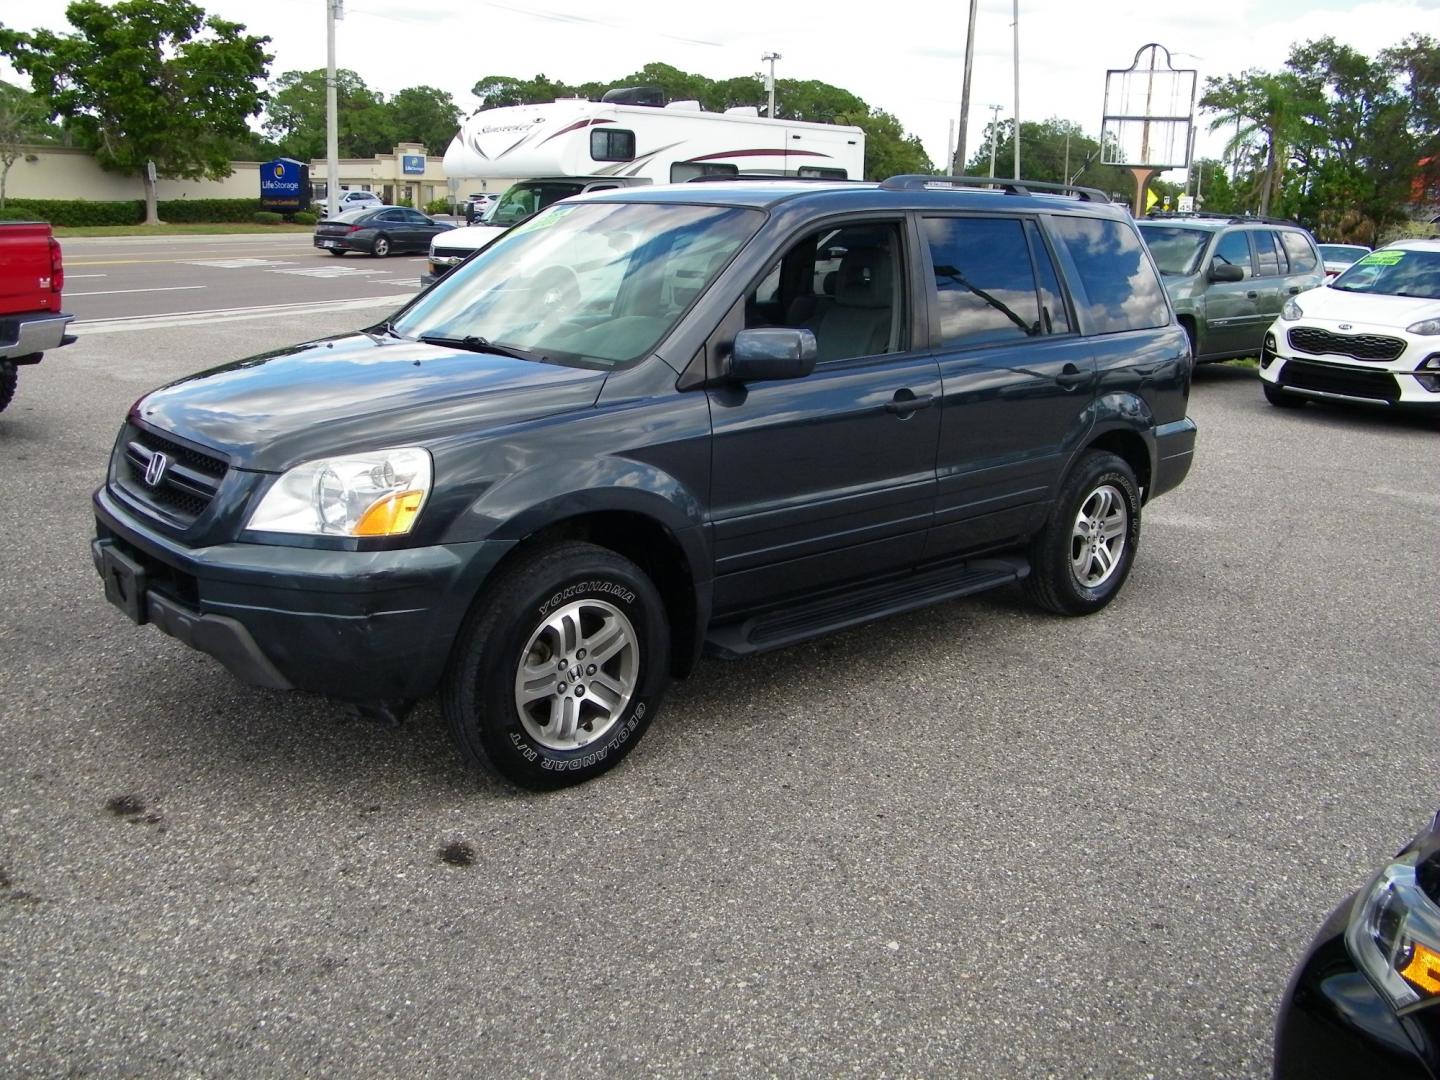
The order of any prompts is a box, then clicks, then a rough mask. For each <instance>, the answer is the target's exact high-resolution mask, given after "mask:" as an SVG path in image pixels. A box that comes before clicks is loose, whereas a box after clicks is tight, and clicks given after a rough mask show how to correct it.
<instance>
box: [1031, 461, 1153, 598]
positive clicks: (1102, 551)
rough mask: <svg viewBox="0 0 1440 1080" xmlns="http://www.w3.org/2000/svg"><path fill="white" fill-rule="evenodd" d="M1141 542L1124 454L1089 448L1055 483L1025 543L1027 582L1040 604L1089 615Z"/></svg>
mask: <svg viewBox="0 0 1440 1080" xmlns="http://www.w3.org/2000/svg"><path fill="white" fill-rule="evenodd" d="M1139 543H1140V489H1139V487H1138V485H1137V484H1136V483H1135V474H1134V472H1133V471H1132V470H1131V468H1130V466H1129V465H1127V464H1126V463H1125V461H1124V459H1123V458H1120V457H1118V456H1117V455H1115V454H1111V453H1108V452H1106V451H1102V450H1092V451H1090V452H1088V453H1086V454H1085V455H1084V456H1083V457H1081V458H1080V459H1079V461H1077V462H1076V463H1075V466H1074V468H1072V469H1071V470H1070V473H1069V475H1068V476H1066V477H1065V481H1064V483H1063V484H1062V485H1061V487H1060V494H1059V497H1058V498H1057V499H1056V500H1055V506H1054V508H1053V509H1052V510H1051V512H1050V520H1049V522H1047V523H1046V525H1045V528H1044V530H1043V531H1042V532H1041V533H1040V534H1039V535H1038V536H1037V537H1036V538H1035V539H1034V540H1033V541H1032V542H1031V544H1030V576H1029V577H1028V578H1027V579H1026V586H1027V588H1028V589H1029V592H1030V595H1031V597H1032V598H1033V599H1034V600H1035V602H1036V603H1038V604H1039V605H1040V606H1041V607H1044V608H1047V609H1049V610H1050V611H1053V612H1056V613H1057V614H1060V615H1089V614H1091V613H1092V612H1096V611H1099V610H1100V609H1101V608H1103V607H1104V606H1105V605H1106V604H1108V603H1110V601H1111V600H1113V599H1114V598H1115V595H1116V594H1117V593H1118V592H1119V591H1120V587H1121V586H1122V585H1124V584H1125V579H1126V577H1128V576H1129V574H1130V567H1131V565H1132V564H1133V563H1134V561H1135V551H1136V548H1137V547H1138V546H1139Z"/></svg>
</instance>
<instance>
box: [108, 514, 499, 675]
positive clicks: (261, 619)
mask: <svg viewBox="0 0 1440 1080" xmlns="http://www.w3.org/2000/svg"><path fill="white" fill-rule="evenodd" d="M94 511H95V519H96V538H95V540H94V541H93V542H92V544H91V557H92V559H93V560H94V563H95V569H96V571H97V572H98V573H99V574H100V575H101V578H102V579H103V581H104V583H105V594H106V597H107V599H109V600H110V601H111V602H112V603H114V604H115V605H116V606H117V607H119V608H120V609H121V610H122V611H124V612H125V613H126V615H128V616H129V617H130V619H131V621H133V622H135V623H137V624H142V625H143V624H145V623H151V624H153V625H155V626H156V627H157V628H159V629H160V630H161V631H162V632H163V633H166V634H169V635H170V636H172V637H174V638H176V639H177V640H180V641H182V642H184V643H185V644H187V645H189V646H191V647H192V648H194V649H197V650H199V651H201V652H204V653H207V654H209V655H210V656H213V657H215V659H217V660H219V661H220V662H221V663H222V664H223V665H224V666H225V667H226V668H227V669H229V670H230V672H231V673H232V674H234V675H235V676H236V677H237V678H239V679H240V680H241V681H242V682H246V683H249V684H250V685H254V686H265V687H271V688H274V689H282V690H290V689H294V690H307V691H312V692H314V693H319V694H325V695H327V696H329V697H335V698H343V699H348V700H354V701H375V700H396V699H413V698H418V697H423V696H425V695H426V694H428V693H430V692H431V691H433V690H434V689H435V687H436V685H438V683H439V680H440V676H441V674H442V673H443V672H444V668H445V663H446V661H447V660H448V658H449V655H450V647H451V644H452V643H453V642H454V640H455V637H456V635H457V634H458V633H459V630H460V625H461V623H462V621H463V620H464V617H465V614H466V612H467V611H468V610H469V607H470V604H471V602H472V600H473V598H474V597H475V595H476V593H477V592H478V591H479V588H480V585H481V583H482V582H483V581H484V579H485V576H486V574H488V573H489V572H490V570H492V569H493V568H494V566H495V564H496V563H497V562H499V560H500V558H501V556H503V555H504V554H505V552H506V551H508V550H509V549H510V547H511V545H510V544H509V543H508V542H496V541H476V542H471V543H463V544H443V545H436V546H433V547H421V548H397V549H392V550H388V551H337V550H334V549H330V548H325V549H320V548H305V547H288V546H279V545H264V544H240V543H227V544H217V545H213V546H209V547H201V548H187V547H185V546H184V545H181V544H179V543H178V542H176V541H174V540H171V539H169V538H167V537H164V536H161V535H160V534H158V533H156V532H154V531H153V530H150V529H148V528H147V527H146V526H145V524H144V523H143V522H141V521H137V520H136V519H135V518H134V517H132V516H131V515H130V514H129V513H128V512H127V511H126V510H125V509H124V508H123V507H122V506H121V505H119V504H118V503H116V502H115V500H114V499H113V498H112V497H111V496H110V494H109V492H108V491H107V490H106V489H105V488H103V487H102V488H101V489H99V490H98V491H97V492H96V493H95V497H94Z"/></svg>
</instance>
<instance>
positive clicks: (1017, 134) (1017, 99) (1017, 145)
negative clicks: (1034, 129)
mask: <svg viewBox="0 0 1440 1080" xmlns="http://www.w3.org/2000/svg"><path fill="white" fill-rule="evenodd" d="M1012 6H1013V9H1014V12H1015V22H1014V27H1015V179H1016V180H1019V179H1020V0H1013V5H1012Z"/></svg>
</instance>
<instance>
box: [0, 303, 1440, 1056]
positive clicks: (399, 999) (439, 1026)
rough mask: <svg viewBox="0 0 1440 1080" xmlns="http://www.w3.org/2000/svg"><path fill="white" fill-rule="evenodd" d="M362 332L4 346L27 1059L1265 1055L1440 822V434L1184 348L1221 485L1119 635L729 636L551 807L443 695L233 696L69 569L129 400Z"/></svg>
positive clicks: (8, 862) (18, 952) (1210, 472)
mask: <svg viewBox="0 0 1440 1080" xmlns="http://www.w3.org/2000/svg"><path fill="white" fill-rule="evenodd" d="M379 314H380V312H379V311H375V312H373V313H366V312H356V311H344V312H334V311H332V312H329V313H325V314H321V315H306V316H299V315H297V316H291V317H287V318H271V319H261V320H253V321H240V322H229V323H221V324H215V325H200V326H191V327H186V328H177V329H167V330H157V331H153V332H148V333H137V332H130V333H111V334H95V335H93V336H90V337H82V339H81V340H80V341H79V342H78V343H77V344H75V345H73V346H71V347H69V348H66V349H63V350H59V351H57V352H55V353H53V354H51V355H50V356H48V357H47V358H46V359H45V361H44V362H43V363H42V364H41V365H39V367H37V368H30V369H24V370H22V372H21V378H20V386H19V393H18V395H17V398H16V400H15V403H14V404H13V405H12V406H11V408H10V409H9V410H7V411H6V412H5V413H4V414H3V415H0V528H3V537H4V540H3V542H0V675H3V681H4V689H3V693H0V748H3V752H0V1016H3V1017H4V1024H3V1034H0V1073H3V1074H6V1075H15V1076H19V1075H24V1076H104V1077H110V1076H146V1077H155V1076H207V1077H222V1076H245V1077H262V1076H266V1077H268V1076H337V1077H354V1076H421V1075H434V1076H441V1075H486V1076H497V1077H499V1076H529V1075H534V1076H552V1077H567V1076H595V1075H613V1076H655V1075H664V1076H680V1075H684V1076H701V1075H724V1076H746V1077H749V1076H770V1075H779V1076H864V1077H879V1076H917V1077H920V1076H930V1077H938V1076H947V1077H949V1076H974V1077H1012V1076H1013V1077H1032V1076H1064V1077H1086V1076H1094V1077H1150V1076H1156V1077H1225V1078H1235V1077H1263V1076H1267V1075H1268V1069H1269V1058H1270V1053H1271V1024H1272V1019H1273V1015H1274V1009H1275V1005H1276V1003H1277V1001H1278V999H1279V996H1280V993H1281V991H1282V988H1283V986H1284V984H1285V981H1286V979H1287V977H1288V975H1289V973H1290V970H1291V968H1292V967H1293V965H1294V963H1295V961H1296V959H1297V957H1298V956H1299V955H1300V953H1301V951H1302V950H1303V948H1304V947H1305V944H1306V943H1307V941H1308V940H1309V937H1310V935H1311V934H1312V933H1313V931H1314V930H1315V929H1316V928H1317V927H1318V925H1319V924H1320V922H1321V920H1322V918H1323V917H1324V915H1325V913H1326V912H1327V911H1328V910H1329V909H1330V908H1331V907H1333V906H1334V905H1335V904H1336V903H1338V902H1339V901H1340V900H1341V899H1342V898H1343V897H1344V896H1345V895H1346V894H1348V893H1349V891H1350V890H1352V889H1354V888H1356V887H1358V886H1359V885H1360V884H1361V883H1362V882H1363V880H1364V879H1365V877H1366V876H1367V875H1368V874H1369V873H1370V872H1372V870H1373V869H1375V868H1376V867H1377V866H1378V864H1379V863H1380V862H1381V861H1382V860H1383V859H1384V858H1385V857H1386V856H1387V855H1388V854H1390V853H1392V852H1393V851H1394V850H1395V849H1396V848H1397V847H1398V846H1399V845H1400V844H1401V843H1402V842H1403V841H1404V840H1406V839H1408V838H1409V836H1410V835H1412V834H1413V833H1414V832H1415V830H1416V829H1417V828H1419V827H1420V826H1421V824H1422V823H1423V822H1424V821H1425V820H1426V818H1427V816H1428V815H1429V814H1431V813H1433V812H1434V811H1435V810H1436V808H1437V806H1440V792H1437V785H1436V782H1435V777H1436V776H1437V775H1440V770H1437V762H1440V734H1437V728H1440V725H1437V705H1436V702H1437V700H1440V676H1437V671H1440V669H1437V666H1436V663H1435V658H1436V656H1437V655H1440V621H1437V618H1436V615H1437V612H1440V576H1437V575H1436V573H1435V567H1436V562H1435V559H1436V554H1437V551H1440V486H1437V484H1436V475H1437V470H1436V466H1437V464H1440V455H1437V448H1440V442H1437V439H1436V435H1437V428H1436V425H1435V424H1434V423H1431V422H1428V421H1426V422H1420V421H1407V420H1405V419H1403V418H1398V417H1393V416H1386V415H1375V414H1372V413H1362V412H1352V411H1346V410H1342V409H1335V408H1320V407H1313V406H1312V407H1308V408H1305V409H1302V410H1298V411H1294V412H1282V411H1280V410H1277V409H1274V408H1271V407H1270V406H1268V405H1266V404H1265V403H1264V401H1263V399H1262V398H1261V395H1260V391H1259V387H1258V385H1257V384H1256V380H1255V376H1254V373H1253V372H1251V371H1246V370H1243V369H1238V368H1231V367H1221V368H1206V369H1202V370H1201V371H1200V372H1199V374H1198V376H1197V382H1196V386H1195V390H1194V393H1193V395H1192V399H1191V413H1192V415H1193V416H1195V418H1196V419H1197V421H1198V422H1199V424H1200V429H1201V435H1200V439H1201V441H1200V446H1199V450H1198V453H1197V460H1196V464H1195V468H1194V470H1193V471H1192V473H1191V475H1190V478H1189V479H1188V480H1187V482H1186V483H1185V484H1184V485H1183V486H1182V487H1181V488H1180V489H1178V490H1177V491H1175V492H1174V493H1172V494H1170V495H1167V496H1165V497H1163V498H1161V499H1159V500H1157V501H1156V502H1155V503H1154V504H1153V505H1152V506H1151V507H1149V508H1147V511H1146V515H1145V520H1144V530H1143V538H1142V542H1141V548H1140V555H1139V559H1138V562H1137V564H1136V567H1135V570H1134V573H1133V575H1132V577H1131V579H1130V581H1129V583H1128V585H1127V586H1126V589H1125V591H1124V592H1123V593H1122V595H1121V596H1120V598H1119V599H1118V600H1117V602H1116V603H1114V604H1113V605H1112V606H1111V607H1110V608H1108V609H1107V610H1106V611H1104V612H1103V613H1101V614H1099V615H1097V616H1094V617H1092V618H1089V619H1085V620H1066V619H1061V618H1055V617H1051V616H1047V615H1042V614H1039V613H1037V612H1036V611H1035V610H1033V609H1032V608H1031V607H1029V606H1028V605H1027V604H1026V603H1025V602H1024V600H1023V598H1022V597H1021V596H1020V595H1019V593H1018V592H1001V593H996V594H991V595H989V596H986V597H981V598H978V599H973V600H967V601H962V602H955V603H950V604H946V605H943V606H940V607H937V608H933V609H930V610H928V611H924V612H920V613H918V614H914V615H909V616H905V617H900V618H895V619H891V620H888V621H885V622H882V623H878V624H874V625H871V626H869V627H866V628H862V629H858V630H853V631H850V632H847V633H845V634H842V635H839V636H837V637H833V638H830V639H827V640H824V641H821V642H818V643H815V644H812V645H808V646H801V647H797V648H793V649H790V650H787V651H784V652H780V653H775V654H771V655H768V656H764V657H761V658H758V659H753V660H749V661H745V662H741V663H735V664H726V663H721V662H718V661H706V662H705V663H704V664H702V666H701V667H700V669H699V671H698V672H697V673H696V675H695V676H694V677H693V678H692V679H690V680H689V681H688V682H686V683H684V684H681V685H679V686H677V687H676V688H675V689H674V691H673V692H672V694H671V696H670V698H669V700H668V703H667V705H666V708H665V710H664V712H663V714H662V715H661V716H660V718H659V719H658V720H657V722H656V724H655V726H654V727H653V728H652V729H651V730H650V733H649V735H648V736H647V737H646V739H645V741H644V743H643V744H642V745H641V746H640V747H639V748H638V749H637V750H636V752H635V753H633V754H632V755H630V757H629V758H628V759H627V760H626V762H625V763H624V764H622V765H621V766H620V767H619V768H617V769H615V770H614V771H612V772H611V773H609V774H608V775H607V776H605V777H604V778H603V779H601V780H600V781H599V782H596V783H592V784H588V785H584V786H581V787H579V788H575V789H571V790H567V791H563V792H559V793H556V794H551V795H545V796H535V795H530V794H517V793H515V792H513V791H509V790H503V789H501V788H498V787H496V786H494V785H492V784H491V783H489V782H488V781H486V780H484V779H482V778H479V777H476V776H474V775H471V774H469V773H467V772H466V771H465V770H464V769H463V768H462V767H461V766H460V764H459V763H458V759H457V758H456V756H455V754H454V752H453V751H452V749H451V747H450V745H449V742H448V736H447V733H446V731H445V729H444V727H443V725H442V723H441V721H440V718H439V716H438V713H437V711H436V709H435V708H434V706H433V705H431V704H425V705H423V706H422V707H421V708H420V709H419V710H417V712H416V713H415V714H414V716H413V717H412V718H411V720H410V721H409V722H407V724H406V726H404V727H403V728H400V729H391V728H387V727H382V726H379V725H377V724H375V723H372V722H368V721H361V720H356V719H349V718H347V717H346V715H345V714H344V713H343V712H342V711H341V710H339V709H338V708H335V707H333V706H331V705H329V704H327V703H325V702H323V701H318V700H313V699H307V698H303V697H298V696H287V695H282V694H274V693H266V692H261V691H256V690H250V689H247V688H245V687H243V686H241V685H239V684H237V683H236V682H235V681H234V680H233V679H232V678H231V677H230V676H228V675H227V674H226V673H225V672H224V671H223V670H222V669H220V668H219V667H218V665H216V664H215V663H213V662H212V661H210V660H208V659H206V658H205V657H203V656H201V655H199V654H197V653H193V652H191V651H189V650H187V649H186V648H184V647H183V646H181V645H179V644H177V643H175V642H173V641H171V640H169V639H167V638H165V637H163V636H162V635H161V634H159V633H158V632H156V631H155V630H154V629H152V628H144V629H137V628H135V627H133V626H131V625H129V624H128V623H127V622H126V620H125V619H124V617H123V616H122V615H121V614H120V613H119V612H117V611H115V610H113V609H112V608H110V607H109V606H108V605H107V604H106V603H105V601H104V600H103V598H102V595H101V588H100V582H99V579H98V578H97V577H96V575H95V573H94V571H93V569H92V567H91V565H90V557H89V551H88V543H89V539H90V536H91V535H92V520H91V517H90V512H89V505H88V499H89V494H90V491H91V490H92V489H93V488H94V486H95V485H96V484H97V483H99V482H100V480H101V479H102V475H103V470H104V464H105V459H106V456H107V454H108V451H109V447H110V444H111V442H112V440H113V438H114V435H115V432H116V430H117V429H118V425H119V423H120V421H121V418H122V417H123V415H124V411H125V409H126V408H127V407H128V405H129V404H130V402H131V401H132V400H133V399H134V398H135V397H137V396H138V395H139V394H140V393H142V392H144V391H145V390H147V389H149V388H150V387H153V386H155V385H157V384H159V383H161V382H163V381H166V380H168V379H171V378H174V377H176V376H179V375H181V374H183V373H187V372H190V371H194V370H197V369H200V368H202V367H207V366H210V365H211V364H213V363H218V362H220V361H223V360H227V359H231V358H235V357H239V356H243V355H246V354H249V353H253V352H259V351H262V350H263V349H267V348H271V347H275V346H279V345H282V344H285V343H288V342H292V341H296V340H300V339H302V338H305V337H310V336H318V335H320V334H323V333H330V332H335V331H339V330H342V329H345V328H348V327H353V326H356V325H360V324H361V323H363V322H366V321H369V319H373V318H375V317H378V315H379ZM367 316H368V318H367ZM447 849H448V850H449V853H450V857H451V861H446V859H445V858H442V851H445V850H447Z"/></svg>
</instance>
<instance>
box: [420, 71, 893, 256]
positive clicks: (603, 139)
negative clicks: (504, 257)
mask: <svg viewBox="0 0 1440 1080" xmlns="http://www.w3.org/2000/svg"><path fill="white" fill-rule="evenodd" d="M637 102H644V104H640V103H637ZM864 170H865V133H864V131H862V130H861V129H860V128H858V127H846V126H841V125H839V124H811V123H806V122H803V121H796V120H770V119H767V118H764V117H761V116H759V115H757V112H756V110H755V109H754V108H753V107H748V106H747V107H741V108H734V109H727V110H726V111H725V112H723V113H713V112H705V111H703V110H702V109H701V108H700V105H699V103H698V102H695V101H672V102H670V103H669V104H668V105H662V104H661V103H660V95H659V92H658V91H655V90H651V89H649V88H645V87H639V88H631V89H625V90H612V91H611V92H610V93H608V94H606V95H605V98H604V99H603V100H601V101H587V100H585V99H583V98H566V99H561V100H559V101H553V102H550V103H548V104H545V105H514V106H510V107H507V108H501V109H481V110H479V111H477V112H475V113H474V114H472V115H471V116H470V118H469V119H468V120H466V121H465V124H464V126H463V127H462V128H461V129H460V131H459V133H458V134H457V135H456V136H455V138H454V139H453V140H451V143H450V148H449V149H448V150H446V151H445V175H446V176H447V177H453V178H459V179H462V180H481V179H494V178H497V177H513V176H523V177H533V178H535V179H532V180H526V181H521V182H519V183H517V184H515V185H514V186H513V187H512V188H510V189H509V190H507V191H506V192H505V194H504V195H502V196H501V197H500V201H499V203H497V204H496V206H495V207H494V208H493V210H492V211H491V212H490V213H489V214H488V215H487V217H486V220H485V222H484V223H483V224H479V225H474V226H471V227H470V228H466V229H456V230H454V231H452V232H447V233H445V234H444V237H443V239H439V238H437V241H438V242H436V243H434V244H432V245H431V249H430V268H429V269H430V273H429V274H427V275H425V276H424V277H422V278H421V281H422V282H424V283H426V284H428V283H429V282H430V281H433V280H435V278H438V277H440V276H441V275H443V274H444V273H445V272H446V271H448V270H449V269H450V267H452V266H454V265H455V264H456V263H458V262H460V261H461V260H462V259H463V258H465V257H466V256H467V255H469V254H470V253H471V252H473V251H475V250H476V249H478V248H483V247H484V246H485V245H487V244H489V243H490V241H492V240H493V239H495V237H497V236H499V235H500V233H502V232H504V231H505V229H507V228H509V227H510V226H511V225H514V224H515V223H516V222H517V221H520V220H523V219H524V218H526V217H528V216H530V215H531V214H533V213H535V212H536V211H538V210H542V209H544V208H545V207H546V206H548V205H549V204H550V203H552V202H555V201H557V200H558V199H562V198H568V197H569V196H571V195H578V194H580V193H581V192H583V191H601V190H604V189H606V188H611V187H621V186H629V185H633V184H647V183H649V184H677V183H684V182H685V181H687V180H693V179H695V178H697V177H702V176H735V175H738V174H740V173H742V172H743V173H746V174H749V175H754V174H762V175H768V176H797V177H811V178H816V179H835V180H859V179H862V178H863V177H864Z"/></svg>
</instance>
